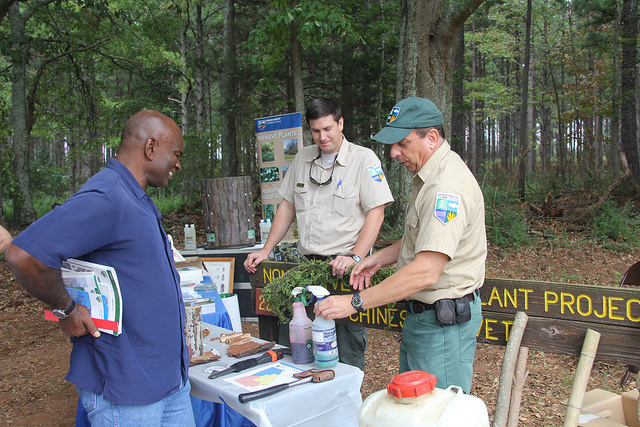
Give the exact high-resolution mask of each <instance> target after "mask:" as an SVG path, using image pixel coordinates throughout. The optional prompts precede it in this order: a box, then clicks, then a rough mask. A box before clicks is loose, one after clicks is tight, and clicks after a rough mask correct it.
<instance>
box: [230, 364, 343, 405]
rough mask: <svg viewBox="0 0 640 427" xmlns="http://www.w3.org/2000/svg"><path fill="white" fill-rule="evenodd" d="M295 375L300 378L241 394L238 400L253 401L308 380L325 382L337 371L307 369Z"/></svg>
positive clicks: (242, 401) (332, 377)
mask: <svg viewBox="0 0 640 427" xmlns="http://www.w3.org/2000/svg"><path fill="white" fill-rule="evenodd" d="M293 376H294V377H295V378H298V380H297V381H293V382H290V383H286V384H280V385H275V386H273V387H269V388H265V389H263V390H258V391H252V392H251V393H242V394H239V395H238V401H239V402H240V403H246V402H251V401H252V400H256V399H262V398H263V397H267V396H271V395H272V394H276V393H279V392H281V391H282V390H285V389H287V388H289V387H293V386H297V385H300V384H305V383H308V382H314V383H323V382H325V381H330V380H332V379H334V378H335V377H336V373H335V372H334V371H333V370H332V369H307V370H306V371H302V372H298V373H297V374H293Z"/></svg>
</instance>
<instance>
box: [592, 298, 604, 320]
mask: <svg viewBox="0 0 640 427" xmlns="http://www.w3.org/2000/svg"><path fill="white" fill-rule="evenodd" d="M593 314H595V315H596V317H599V318H601V319H602V318H603V317H605V316H606V315H607V297H606V296H604V295H603V296H602V313H598V312H597V311H595V310H593Z"/></svg>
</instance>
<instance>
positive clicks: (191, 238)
mask: <svg viewBox="0 0 640 427" xmlns="http://www.w3.org/2000/svg"><path fill="white" fill-rule="evenodd" d="M184 248H185V249H193V250H195V249H196V226H195V224H185V226H184Z"/></svg>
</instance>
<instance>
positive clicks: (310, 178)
mask: <svg viewBox="0 0 640 427" xmlns="http://www.w3.org/2000/svg"><path fill="white" fill-rule="evenodd" d="M320 156H322V152H320V154H318V157H316V158H315V159H313V161H312V162H311V166H310V167H309V181H311V182H312V183H313V184H315V185H328V184H331V180H332V179H333V170H334V169H335V168H336V160H337V159H338V155H336V157H335V158H334V159H333V166H331V175H329V179H328V180H326V181H325V182H318V181H316V180H315V179H314V178H313V176H311V172H312V171H313V165H314V164H315V163H316V160H318V159H319V158H320Z"/></svg>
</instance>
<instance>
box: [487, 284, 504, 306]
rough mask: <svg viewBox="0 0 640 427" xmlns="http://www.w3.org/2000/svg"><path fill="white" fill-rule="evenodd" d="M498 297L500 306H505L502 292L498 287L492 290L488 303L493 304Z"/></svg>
mask: <svg viewBox="0 0 640 427" xmlns="http://www.w3.org/2000/svg"><path fill="white" fill-rule="evenodd" d="M494 299H496V300H498V305H499V306H500V307H504V305H502V301H501V300H500V292H498V289H496V288H495V287H494V288H493V289H492V290H491V296H490V297H489V301H487V305H489V306H490V305H491V304H493V300H494Z"/></svg>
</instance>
